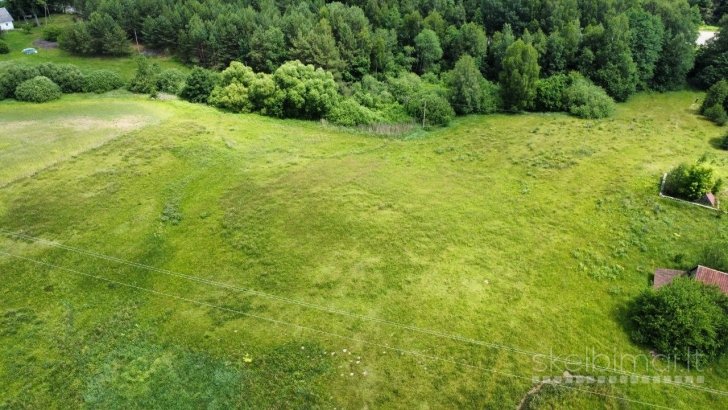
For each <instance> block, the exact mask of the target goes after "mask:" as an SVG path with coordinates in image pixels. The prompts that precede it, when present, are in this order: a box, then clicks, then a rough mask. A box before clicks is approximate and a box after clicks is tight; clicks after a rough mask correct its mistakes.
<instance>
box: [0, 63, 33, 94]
mask: <svg viewBox="0 0 728 410" xmlns="http://www.w3.org/2000/svg"><path fill="white" fill-rule="evenodd" d="M39 75H40V72H39V71H38V69H37V68H35V67H27V66H22V65H13V66H10V68H8V70H7V71H5V73H3V74H2V76H0V100H2V99H4V98H13V97H14V96H15V89H16V88H17V87H18V86H19V85H20V84H21V83H22V82H24V81H27V80H30V79H31V78H35V77H38V76H39Z"/></svg>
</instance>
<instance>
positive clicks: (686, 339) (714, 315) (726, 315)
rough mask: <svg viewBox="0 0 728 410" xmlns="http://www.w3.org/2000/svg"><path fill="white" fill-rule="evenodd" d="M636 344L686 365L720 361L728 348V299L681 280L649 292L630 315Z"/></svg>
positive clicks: (684, 279) (640, 296)
mask: <svg viewBox="0 0 728 410" xmlns="http://www.w3.org/2000/svg"><path fill="white" fill-rule="evenodd" d="M630 317H631V322H632V325H633V326H634V329H633V330H632V331H631V336H632V339H634V341H635V342H637V343H640V344H644V345H646V346H650V347H653V348H655V349H656V350H657V351H658V353H661V354H665V355H668V354H669V355H670V356H671V358H672V359H677V360H678V361H681V362H683V363H686V362H688V361H690V363H692V365H693V366H695V365H696V356H695V354H696V353H699V354H700V355H701V356H699V357H698V358H697V359H698V360H700V363H699V364H698V365H699V366H701V365H703V364H705V363H706V362H709V361H713V360H715V359H717V358H718V357H719V356H720V355H721V354H722V353H724V352H725V350H726V347H727V346H728V298H726V296H725V295H724V294H723V293H721V291H720V290H719V289H718V287H716V286H708V285H705V284H703V283H701V282H697V281H695V280H693V279H690V278H686V277H678V278H676V279H675V280H673V281H672V283H671V284H670V285H667V286H664V287H662V288H660V289H658V290H656V291H655V290H652V289H649V290H646V291H644V292H643V293H642V294H640V295H639V296H638V297H637V299H636V300H635V301H634V306H633V308H632V311H631V313H630Z"/></svg>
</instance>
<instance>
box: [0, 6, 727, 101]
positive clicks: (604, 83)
mask: <svg viewBox="0 0 728 410" xmlns="http://www.w3.org/2000/svg"><path fill="white" fill-rule="evenodd" d="M9 1H10V4H11V7H12V6H15V7H25V8H27V7H30V6H28V5H25V6H21V4H25V3H28V4H31V3H33V1H30V0H9ZM48 4H54V2H52V1H50V2H48ZM72 4H73V6H74V8H75V10H76V12H77V13H78V15H79V21H78V22H77V23H76V24H74V25H73V26H72V27H70V28H69V29H67V30H66V31H65V32H64V33H63V34H62V35H61V36H60V43H61V46H62V47H63V48H65V49H67V50H70V51H72V52H75V53H79V54H89V55H96V54H112V55H113V54H121V53H125V52H127V51H128V50H129V44H130V43H131V42H139V43H141V44H144V45H145V46H146V47H147V48H152V49H156V50H160V51H161V52H164V53H168V54H170V55H171V54H174V55H176V56H177V57H178V58H179V59H180V60H181V61H183V62H185V63H188V64H191V65H195V66H200V67H204V68H208V69H211V70H214V71H220V70H223V69H225V68H226V67H229V66H230V63H232V62H235V61H238V62H241V63H243V64H244V65H245V66H247V67H250V68H251V69H252V70H253V71H254V72H256V73H264V74H273V73H275V71H276V70H278V69H279V68H280V67H281V66H282V65H284V63H286V62H288V61H295V60H298V61H300V62H301V63H302V64H303V65H313V66H315V67H317V68H322V69H323V70H325V71H326V72H329V73H331V75H332V76H333V80H334V82H336V83H337V84H338V85H339V90H340V92H341V93H343V94H344V95H345V96H351V95H352V94H351V89H353V88H356V87H358V88H357V89H358V90H362V89H364V88H363V85H362V84H363V83H362V82H363V81H364V80H365V79H367V80H366V81H369V83H371V81H370V80H371V79H374V80H377V81H378V82H381V83H384V84H391V81H389V80H388V79H390V78H400V77H404V74H408V73H412V74H416V75H418V76H420V77H422V78H428V80H427V81H424V83H427V84H430V85H432V87H431V88H438V87H440V88H444V89H445V90H444V91H442V90H441V91H442V92H441V93H440V95H445V94H448V93H451V94H452V90H451V89H452V87H453V86H456V87H459V88H458V89H459V90H460V91H463V92H465V91H467V92H469V95H470V96H467V95H465V94H461V95H458V96H457V97H453V98H450V99H449V100H450V104H451V105H452V107H453V108H454V109H455V110H456V111H458V113H460V112H463V113H468V112H479V111H483V109H482V108H480V107H481V106H483V104H484V103H482V101H483V100H484V99H485V100H489V99H490V100H489V101H492V100H493V98H492V97H499V100H498V102H497V103H498V104H500V106H499V108H501V109H506V110H523V109H544V107H545V106H548V107H552V108H553V107H557V106H558V107H560V109H561V110H566V111H571V110H570V107H568V106H565V104H566V103H565V102H564V98H563V91H564V90H565V89H566V87H569V86H571V85H572V83H574V79H575V76H574V74H575V73H578V75H579V76H580V77H581V78H583V80H584V81H586V82H588V83H589V84H588V85H587V84H586V83H585V82H584V81H583V80H581V79H580V80H579V81H578V82H579V84H580V89H581V90H589V92H591V91H595V90H594V87H593V86H594V85H596V86H597V87H601V88H603V89H604V90H605V91H606V93H607V94H608V96H609V97H611V98H613V99H614V100H616V101H625V100H626V99H627V98H629V96H630V95H632V94H634V93H635V92H637V91H641V90H657V91H668V90H675V89H680V88H681V87H683V86H684V85H685V83H686V79H688V78H690V79H691V80H692V81H693V82H695V83H696V84H700V85H701V86H702V87H705V88H707V87H710V86H711V85H712V84H713V82H715V81H713V82H709V81H710V79H713V78H717V77H719V76H720V75H722V74H723V72H722V71H721V70H722V69H721V70H717V71H716V70H715V69H714V68H715V67H716V66H720V64H723V62H722V60H720V58H723V56H722V54H720V53H717V54H720V56H719V58H718V57H716V56H715V55H712V57H711V58H712V59H713V60H720V61H719V62H718V63H713V64H712V65H711V67H713V68H711V70H713V71H712V72H710V73H708V74H709V75H707V74H704V73H703V74H701V73H700V72H698V71H696V69H694V67H695V68H697V66H696V64H695V63H696V48H695V41H696V39H697V34H698V33H697V26H698V25H699V24H700V23H701V22H702V21H704V20H707V21H714V20H715V19H716V18H717V17H716V16H717V15H718V14H719V13H722V12H721V10H723V8H724V2H723V1H711V0H700V1H695V0H690V1H687V0H599V1H597V0H509V1H505V0H350V1H343V2H331V3H327V2H325V1H323V0H304V1H292V0H277V1H274V0H209V1H204V2H203V1H199V0H182V1H179V0H75V1H73V2H72ZM509 52H510V55H509ZM701 53H704V52H703V51H702V50H701V52H700V53H698V62H699V63H701V62H703V61H704V60H706V58H703V59H702V60H701V56H702V55H703V54H701ZM468 58H469V59H468ZM713 60H711V61H713ZM465 61H467V62H465ZM726 61H728V59H726ZM459 63H460V65H461V67H460V69H459V70H458V64H459ZM701 64H702V63H701ZM465 65H467V67H468V70H464V68H463V67H464V66H465ZM726 66H727V67H728V64H726ZM472 67H475V70H471V68H472ZM720 67H722V66H720ZM466 71H467V73H468V75H471V79H470V81H469V82H468V84H470V87H469V88H468V87H466V86H465V85H464V83H462V81H461V82H458V81H459V80H458V79H457V78H453V76H452V75H451V73H453V72H458V73H461V74H462V73H465V72H466ZM476 72H477V74H476ZM716 72H717V74H716ZM370 77H371V79H370ZM552 77H553V79H552V80H551V81H550V82H544V81H542V80H546V79H551V78H552ZM433 78H435V80H433ZM481 78H482V81H481ZM696 79H701V80H700V81H698V80H696ZM702 79H708V80H702ZM483 81H485V82H483ZM564 81H568V82H569V84H568V85H566V83H564ZM716 81H717V80H716ZM476 83H477V86H476ZM539 84H540V85H539ZM554 85H560V86H561V89H560V90H561V91H562V92H561V93H560V94H559V93H557V94H559V95H561V97H559V103H558V104H554V103H553V102H547V103H544V102H543V101H541V102H537V101H536V100H537V97H538V95H539V91H538V90H539V88H540V89H541V91H542V92H546V91H547V86H554ZM494 87H495V88H498V90H496V89H495V88H494ZM375 88H376V87H375ZM478 89H481V91H478ZM482 89H486V90H488V91H487V92H482ZM370 91H371V90H370ZM595 92H596V91H595ZM466 94H467V93H466ZM476 94H478V95H480V96H479V97H478V98H474V97H473V96H474V95H476ZM484 94H486V97H484V96H483V95H484ZM582 94H583V93H582ZM597 94H598V92H597ZM597 94H594V95H597ZM574 95H575V94H574ZM590 95H591V94H590ZM589 98H590V99H591V97H589ZM597 100H598V101H597V102H598V103H600V104H602V106H603V107H604V108H605V109H606V108H607V106H608V105H609V104H608V102H607V101H606V100H604V99H603V98H601V96H600V97H598V98H597ZM463 101H466V103H465V104H463ZM478 101H481V103H478ZM403 104H404V103H403ZM488 104H490V106H492V105H493V104H495V103H493V104H491V103H488ZM488 104H486V105H488ZM458 105H465V108H464V109H461V108H458ZM473 107H475V108H473ZM577 108H578V107H577ZM489 109H490V108H489ZM489 109H487V110H489ZM487 110H486V111H487ZM577 111H578V109H577Z"/></svg>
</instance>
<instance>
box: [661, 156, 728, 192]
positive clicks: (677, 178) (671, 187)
mask: <svg viewBox="0 0 728 410" xmlns="http://www.w3.org/2000/svg"><path fill="white" fill-rule="evenodd" d="M719 184H720V183H719V182H718V180H717V179H716V177H715V172H714V171H713V168H711V167H709V166H708V165H706V164H704V163H698V164H694V165H687V164H680V165H678V166H677V167H675V168H674V169H673V170H672V171H670V172H669V173H668V174H667V179H666V180H665V193H666V194H668V195H672V196H675V197H678V198H683V199H687V200H690V201H695V200H697V199H700V197H702V196H703V195H705V194H707V193H709V192H712V191H714V190H717V188H718V185H719Z"/></svg>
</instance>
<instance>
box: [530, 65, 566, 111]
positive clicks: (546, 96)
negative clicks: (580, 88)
mask: <svg viewBox="0 0 728 410" xmlns="http://www.w3.org/2000/svg"><path fill="white" fill-rule="evenodd" d="M569 85H571V81H570V78H569V76H567V75H565V74H557V75H553V76H551V77H548V78H544V79H543V80H539V82H538V84H537V85H536V110H538V111H553V112H557V111H565V110H567V109H568V107H567V106H566V105H565V104H564V95H565V93H566V89H567V88H568V87H569Z"/></svg>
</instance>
